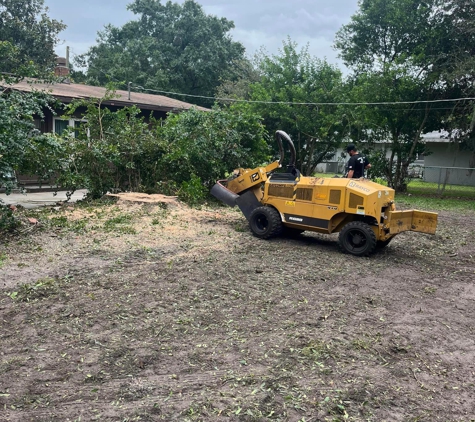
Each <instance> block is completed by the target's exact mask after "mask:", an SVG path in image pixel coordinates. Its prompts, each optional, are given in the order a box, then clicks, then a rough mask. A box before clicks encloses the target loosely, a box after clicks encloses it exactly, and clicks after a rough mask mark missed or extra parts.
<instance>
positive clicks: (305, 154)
mask: <svg viewBox="0 0 475 422" xmlns="http://www.w3.org/2000/svg"><path fill="white" fill-rule="evenodd" d="M257 67H258V69H259V71H260V73H261V79H260V81H259V82H256V83H254V84H251V99H252V100H254V101H262V102H263V103H256V104H255V105H254V108H255V109H256V110H258V111H259V113H260V114H261V115H262V116H263V117H264V121H265V124H266V126H267V128H268V129H269V131H270V132H274V131H275V130H276V129H282V130H284V131H286V132H288V133H289V135H291V137H292V138H293V140H294V142H295V144H296V149H297V166H298V167H299V168H300V170H301V171H302V173H303V174H305V175H311V174H312V173H314V172H315V169H316V166H317V164H319V163H320V162H322V161H323V160H324V159H325V158H328V157H329V156H332V155H333V154H334V153H335V151H336V148H337V147H338V146H339V145H340V143H341V142H342V140H343V139H344V137H345V133H346V123H345V122H346V119H345V117H344V112H343V109H342V108H341V107H338V106H335V105H328V106H324V105H313V104H308V103H336V102H339V101H341V100H342V99H343V98H344V85H343V82H342V75H341V72H340V71H339V70H338V69H337V68H336V67H334V66H332V65H330V64H328V63H327V62H326V61H324V60H319V59H317V58H314V57H312V56H311V55H310V54H309V52H308V47H304V48H302V49H301V50H300V51H299V50H298V46H297V44H296V43H295V42H293V41H291V40H290V39H288V40H286V41H284V43H283V48H282V49H281V51H280V54H278V55H270V56H269V55H267V54H265V53H263V52H261V54H260V55H259V56H258V58H257ZM299 103H300V104H299Z"/></svg>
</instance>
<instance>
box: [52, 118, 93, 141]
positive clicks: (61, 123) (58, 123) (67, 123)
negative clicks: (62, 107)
mask: <svg viewBox="0 0 475 422" xmlns="http://www.w3.org/2000/svg"><path fill="white" fill-rule="evenodd" d="M84 123H86V121H85V120H78V119H69V120H63V119H60V118H58V119H54V133H57V134H58V135H62V134H63V132H64V131H65V130H66V129H67V128H68V127H70V128H78V129H79V127H80V126H81V125H82V124H84ZM72 133H73V136H74V137H75V138H76V137H78V136H79V131H78V130H75V131H74V132H72Z"/></svg>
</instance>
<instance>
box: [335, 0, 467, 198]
mask: <svg viewBox="0 0 475 422" xmlns="http://www.w3.org/2000/svg"><path fill="white" fill-rule="evenodd" d="M474 9H475V6H474V5H473V2H471V1H468V0H424V1H420V0H361V2H360V9H359V11H358V12H357V13H356V14H355V15H354V16H353V17H352V18H351V21H350V22H349V23H348V24H347V25H344V26H343V27H342V28H341V29H340V30H339V31H338V33H337V35H336V39H335V47H336V48H337V49H339V50H340V57H341V58H342V59H343V60H344V62H345V63H346V64H347V65H348V66H349V67H350V68H351V69H352V70H353V72H354V73H353V82H352V83H353V85H354V88H353V96H354V99H355V100H356V101H363V99H365V98H367V99H368V100H366V101H368V102H377V101H380V102H390V101H396V102H397V101H399V102H401V101H420V103H418V104H405V105H404V104H400V105H394V106H379V107H376V106H370V107H361V108H359V109H358V110H357V113H356V114H357V115H358V124H359V125H360V127H363V128H364V129H365V130H364V131H363V132H360V134H363V139H368V138H370V139H377V138H381V139H382V138H385V140H386V141H390V142H391V146H392V155H391V158H390V159H389V160H387V162H386V168H385V170H384V173H385V174H386V175H387V176H388V177H389V176H391V181H390V182H391V184H392V186H393V187H395V188H396V189H397V190H404V188H405V182H404V178H405V176H406V175H407V168H408V165H409V164H410V162H411V161H412V160H414V158H415V154H416V153H417V151H418V149H419V147H420V144H419V142H420V139H421V138H420V137H421V134H423V133H425V132H430V131H432V130H438V129H444V128H445V129H448V130H453V129H454V128H455V127H458V129H460V127H461V126H465V127H467V118H466V116H467V113H470V115H471V110H467V104H466V103H465V104H464V103H462V102H453V103H448V105H449V106H450V108H451V110H444V109H443V107H440V106H439V107H435V106H434V105H430V103H425V102H426V101H432V100H440V99H448V98H457V97H462V96H464V95H467V94H468V93H469V91H471V90H472V91H473V75H474V74H475V72H474V70H475V69H474V67H473V53H474V51H475V36H474V31H473V13H472V12H475V10H474ZM470 13H472V15H470ZM469 22H471V23H472V25H470V24H469ZM446 108H447V107H446ZM462 123H463V124H462ZM462 132H463V135H464V136H469V131H467V130H465V131H462ZM458 133H461V132H460V131H458ZM392 176H394V178H392Z"/></svg>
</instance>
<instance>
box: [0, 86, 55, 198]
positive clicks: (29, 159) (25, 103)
mask: <svg viewBox="0 0 475 422" xmlns="http://www.w3.org/2000/svg"><path fill="white" fill-rule="evenodd" d="M0 82H1V81H0ZM3 84H5V85H3V86H4V88H3V90H2V91H1V93H0V187H2V186H4V187H6V188H7V191H8V190H9V189H11V187H12V183H11V180H10V178H11V175H12V174H14V172H15V171H17V170H22V169H24V168H25V167H27V168H28V169H29V170H30V171H31V172H36V171H37V170H38V169H39V168H40V167H41V166H42V164H41V163H42V160H43V159H44V158H45V157H44V156H43V155H37V154H34V150H35V145H39V144H44V143H48V142H49V140H50V139H51V135H48V134H42V133H40V131H39V130H38V129H37V128H36V126H35V123H34V118H35V117H36V118H37V119H38V120H39V119H42V118H44V110H45V109H47V108H50V109H51V107H52V105H53V104H54V103H55V101H54V99H53V98H52V97H50V96H49V95H48V94H47V93H44V92H39V91H35V90H34V89H33V91H32V92H29V93H27V92H19V91H16V90H14V89H11V87H10V86H9V85H8V84H6V82H5V81H4V82H3Z"/></svg>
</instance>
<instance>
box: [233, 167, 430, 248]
mask: <svg viewBox="0 0 475 422" xmlns="http://www.w3.org/2000/svg"><path fill="white" fill-rule="evenodd" d="M274 165H275V163H274ZM268 167H270V166H268ZM268 167H260V168H256V169H252V170H251V169H247V170H243V169H239V170H238V171H239V176H237V177H236V178H234V179H232V180H230V181H229V182H228V183H227V184H226V188H227V189H229V190H231V191H232V192H234V193H237V194H238V193H240V192H242V191H243V190H247V189H252V191H253V193H254V195H255V196H256V198H257V199H258V200H259V202H260V203H261V204H262V205H269V206H273V207H274V208H275V209H276V210H277V211H279V213H280V215H281V218H282V222H283V224H284V225H286V226H289V227H294V228H298V229H302V230H310V231H316V232H320V233H334V232H338V231H340V229H341V228H342V227H343V226H344V225H345V224H346V223H348V222H349V221H353V220H355V219H357V220H366V221H368V220H373V222H377V223H378V224H377V225H372V226H371V227H372V229H373V231H374V232H375V234H376V238H377V240H381V241H384V240H387V239H388V238H390V237H392V236H394V235H396V234H398V233H401V232H403V231H408V230H412V231H417V232H422V233H429V234H434V233H435V231H436V227H437V213H433V212H424V211H418V210H409V211H396V206H395V204H394V189H391V188H388V187H386V186H383V185H380V184H378V183H374V182H372V181H370V180H366V179H344V178H323V177H304V176H301V177H299V178H298V179H294V180H291V178H287V180H285V178H283V177H282V178H280V177H278V178H273V177H272V176H271V177H268V175H267V170H268Z"/></svg>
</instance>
